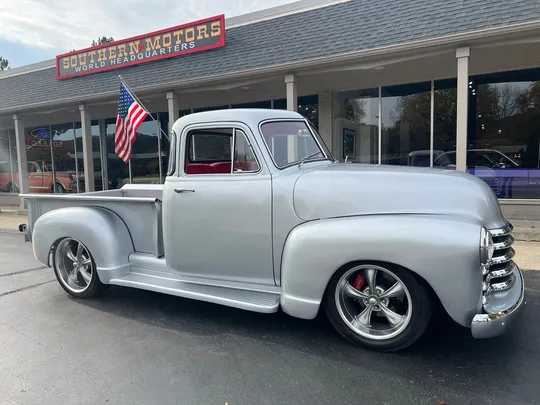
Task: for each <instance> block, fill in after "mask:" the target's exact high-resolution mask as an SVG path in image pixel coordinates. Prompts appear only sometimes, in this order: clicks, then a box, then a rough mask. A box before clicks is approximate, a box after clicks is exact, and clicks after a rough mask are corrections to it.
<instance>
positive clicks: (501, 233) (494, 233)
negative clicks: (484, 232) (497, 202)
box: [489, 222, 514, 237]
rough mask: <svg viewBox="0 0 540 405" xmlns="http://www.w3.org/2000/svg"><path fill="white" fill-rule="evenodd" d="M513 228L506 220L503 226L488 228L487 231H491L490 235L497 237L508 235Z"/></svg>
mask: <svg viewBox="0 0 540 405" xmlns="http://www.w3.org/2000/svg"><path fill="white" fill-rule="evenodd" d="M513 229H514V227H513V225H512V224H511V223H510V222H508V223H507V224H506V225H505V226H504V227H502V228H499V229H490V230H489V232H490V233H491V236H493V237H498V236H506V235H510V233H511V232H512V230H513Z"/></svg>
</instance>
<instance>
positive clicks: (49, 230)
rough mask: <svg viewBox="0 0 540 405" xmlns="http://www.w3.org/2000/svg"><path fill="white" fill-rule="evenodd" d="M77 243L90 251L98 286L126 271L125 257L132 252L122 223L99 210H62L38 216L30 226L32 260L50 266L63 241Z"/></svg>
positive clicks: (127, 257) (88, 208) (113, 215)
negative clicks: (73, 240)
mask: <svg viewBox="0 0 540 405" xmlns="http://www.w3.org/2000/svg"><path fill="white" fill-rule="evenodd" d="M67 237H69V238H74V239H77V240H80V241H81V242H82V243H83V244H84V245H85V246H86V247H87V248H88V250H89V251H90V253H91V255H92V257H93V258H94V261H95V263H96V269H97V272H98V275H99V278H100V281H101V282H102V283H105V284H106V283H108V282H109V280H110V279H111V278H115V277H121V276H123V275H126V274H128V273H129V271H130V267H129V255H130V254H131V253H133V252H134V250H135V249H134V245H133V240H132V238H131V235H130V233H129V230H128V228H127V226H126V225H125V223H124V221H122V219H121V218H120V217H119V216H118V215H117V214H116V213H114V212H113V211H111V210H108V209H105V208H102V207H89V206H86V207H65V208H59V209H56V210H52V211H49V212H47V213H45V214H43V215H42V216H40V217H39V218H38V219H37V220H36V222H35V224H34V227H33V232H32V248H33V251H34V256H35V257H36V259H37V260H38V261H39V262H41V263H43V264H45V265H47V266H49V267H50V266H51V265H52V262H51V254H52V252H53V250H54V248H55V247H56V245H57V244H58V243H59V241H61V240H62V239H64V238H67Z"/></svg>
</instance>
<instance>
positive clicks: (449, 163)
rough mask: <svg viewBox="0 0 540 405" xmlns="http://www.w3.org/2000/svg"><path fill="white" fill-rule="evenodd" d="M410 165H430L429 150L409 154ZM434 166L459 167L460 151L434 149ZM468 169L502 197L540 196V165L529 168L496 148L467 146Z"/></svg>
mask: <svg viewBox="0 0 540 405" xmlns="http://www.w3.org/2000/svg"><path fill="white" fill-rule="evenodd" d="M408 164H409V166H425V167H428V166H429V151H428V150H419V151H414V152H411V153H410V154H409V160H408ZM433 167H435V168H444V169H455V167H456V152H455V151H450V152H443V151H441V150H434V151H433ZM467 172H468V173H469V174H472V175H474V176H476V177H478V178H481V179H482V180H484V181H485V182H486V183H487V184H489V186H490V187H491V188H492V189H493V191H494V192H495V194H496V195H497V197H498V198H540V169H534V168H533V169H529V168H524V167H521V166H520V165H519V163H518V162H516V161H515V160H514V159H512V158H510V157H509V156H507V155H505V154H504V153H502V152H500V151H498V150H494V149H469V150H467Z"/></svg>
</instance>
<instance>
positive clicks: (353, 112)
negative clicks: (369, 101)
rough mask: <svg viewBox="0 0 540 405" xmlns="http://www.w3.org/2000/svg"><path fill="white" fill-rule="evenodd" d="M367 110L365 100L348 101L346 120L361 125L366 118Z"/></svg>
mask: <svg viewBox="0 0 540 405" xmlns="http://www.w3.org/2000/svg"><path fill="white" fill-rule="evenodd" d="M365 108H366V100H364V99H346V100H345V118H347V119H348V120H351V121H354V122H358V123H360V122H362V120H363V119H364V118H365V117H366V110H365Z"/></svg>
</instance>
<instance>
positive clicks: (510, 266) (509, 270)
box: [485, 261, 516, 283]
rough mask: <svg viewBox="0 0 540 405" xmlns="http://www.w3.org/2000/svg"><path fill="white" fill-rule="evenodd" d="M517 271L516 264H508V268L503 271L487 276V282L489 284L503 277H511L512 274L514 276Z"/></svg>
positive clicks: (490, 273)
mask: <svg viewBox="0 0 540 405" xmlns="http://www.w3.org/2000/svg"><path fill="white" fill-rule="evenodd" d="M515 269H516V264H515V263H514V262H512V261H511V262H509V263H508V265H507V266H506V267H504V268H502V269H499V270H492V271H490V272H489V273H488V274H487V277H486V280H485V282H486V283H489V282H490V281H491V280H493V279H494V278H501V277H506V276H509V275H510V274H512V273H513V272H514V270H515Z"/></svg>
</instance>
